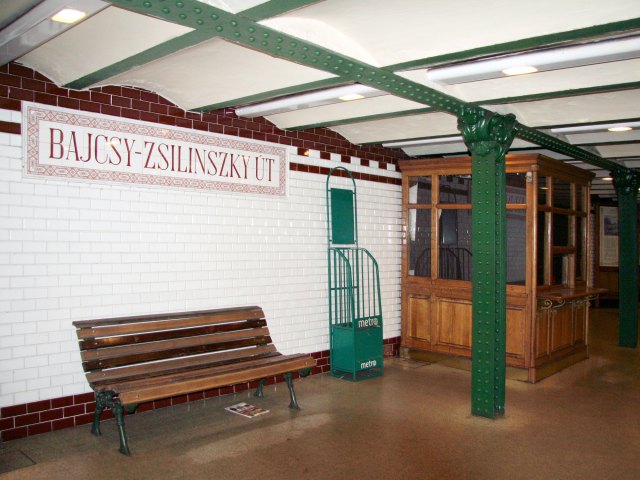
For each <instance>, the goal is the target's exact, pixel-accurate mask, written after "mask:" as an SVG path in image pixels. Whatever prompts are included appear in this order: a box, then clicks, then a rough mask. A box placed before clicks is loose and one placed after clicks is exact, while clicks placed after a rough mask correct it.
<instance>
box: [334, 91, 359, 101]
mask: <svg viewBox="0 0 640 480" xmlns="http://www.w3.org/2000/svg"><path fill="white" fill-rule="evenodd" d="M361 98H364V95H360V94H359V93H351V94H349V95H343V96H341V97H338V100H342V101H343V102H351V101H352V100H360V99H361Z"/></svg>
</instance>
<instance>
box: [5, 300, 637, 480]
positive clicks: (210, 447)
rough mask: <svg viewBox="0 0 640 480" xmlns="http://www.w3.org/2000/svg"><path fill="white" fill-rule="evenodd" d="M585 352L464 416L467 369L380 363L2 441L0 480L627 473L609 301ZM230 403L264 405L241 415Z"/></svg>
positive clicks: (631, 363) (625, 410)
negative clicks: (122, 443) (122, 440)
mask: <svg viewBox="0 0 640 480" xmlns="http://www.w3.org/2000/svg"><path fill="white" fill-rule="evenodd" d="M592 312H593V315H592V328H591V335H592V337H591V338H592V349H591V358H590V359H588V360H586V361H584V362H581V363H579V364H577V365H574V366H573V367H570V368H568V369H566V370H564V371H562V372H560V373H558V374H556V375H554V376H553V377H550V378H548V379H546V380H543V381H542V382H540V383H538V384H536V385H530V384H527V383H522V382H518V381H515V380H508V381H507V404H506V415H505V417H504V418H500V419H497V420H487V419H483V418H477V417H472V416H471V415H470V391H469V388H470V374H469V373H468V372H465V371H462V370H456V369H452V368H447V367H445V366H442V365H438V364H425V363H419V362H414V361H408V360H401V359H394V360H389V361H387V363H386V370H385V374H384V376H383V377H379V378H375V379H369V380H366V381H363V382H360V383H350V382H346V381H342V380H337V379H334V378H331V377H329V376H327V375H321V376H314V377H310V378H306V379H302V380H300V381H298V382H297V383H296V393H297V394H298V399H299V401H300V404H301V406H302V408H303V410H301V411H300V412H291V411H289V410H288V408H287V405H288V393H287V389H286V386H284V384H279V385H276V386H270V387H268V388H265V394H266V395H265V398H264V399H261V400H256V399H254V398H253V397H249V394H248V393H245V394H242V395H235V396H226V397H221V398H216V399H212V400H209V401H203V402H195V403H191V404H188V405H179V406H176V407H171V408H168V409H163V410H156V411H151V412H145V413H142V414H137V415H134V416H132V417H128V418H127V429H128V434H129V441H130V447H131V450H132V454H133V455H132V456H131V457H125V456H123V455H120V454H119V453H118V452H117V443H118V442H117V434H116V428H115V424H114V422H113V421H112V420H110V421H107V422H105V423H104V424H103V426H102V431H103V437H102V438H97V437H93V436H92V435H90V434H89V427H88V426H86V427H82V428H74V429H68V430H61V431H58V432H53V433H48V434H44V435H39V436H34V437H29V438H25V439H21V440H16V441H12V442H8V443H5V444H3V445H2V446H1V448H0V461H1V462H2V467H0V472H1V471H5V472H7V471H8V470H11V469H13V470H11V471H8V472H7V473H4V474H3V475H1V476H0V478H1V479H2V480H9V479H41V478H42V479H76V478H78V479H81V478H92V479H102V478H105V479H106V478H109V479H146V478H154V479H158V478H160V479H162V478H169V479H201V478H202V479H205V478H206V479H209V478H211V479H234V480H235V479H238V480H240V479H258V478H259V479H271V478H274V479H275V478H279V479H316V478H317V479H343V478H344V479H347V478H348V479H431V478H434V479H436V478H437V479H457V480H458V479H475V480H477V479H492V480H494V479H496V480H497V479H553V480H559V479H581V480H587V479H598V480H603V479H616V480H623V479H629V480H637V479H639V478H640V461H639V460H638V457H639V454H640V352H639V350H638V349H621V348H618V347H617V346H616V335H617V333H616V314H617V311H615V310H604V309H601V310H593V311H592ZM239 401H249V402H250V403H253V404H256V405H259V406H261V407H264V408H267V409H269V410H270V412H269V413H268V414H266V415H263V416H260V417H256V418H253V419H247V418H243V417H240V416H238V415H234V414H231V413H228V412H226V411H225V410H224V407H225V406H228V405H231V404H233V403H237V402H239Z"/></svg>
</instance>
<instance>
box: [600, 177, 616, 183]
mask: <svg viewBox="0 0 640 480" xmlns="http://www.w3.org/2000/svg"><path fill="white" fill-rule="evenodd" d="M600 180H604V181H605V182H611V181H613V178H612V177H602V178H601V179H600Z"/></svg>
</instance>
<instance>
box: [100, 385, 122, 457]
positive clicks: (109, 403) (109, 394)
mask: <svg viewBox="0 0 640 480" xmlns="http://www.w3.org/2000/svg"><path fill="white" fill-rule="evenodd" d="M105 408H109V409H111V411H112V412H113V415H114V416H115V417H116V425H117V426H118V438H119V440H120V448H119V449H118V451H119V452H120V453H122V454H123V455H131V452H130V451H129V445H128V443H127V435H126V433H125V430H124V407H123V405H122V404H121V403H120V399H119V398H118V394H117V393H116V392H114V391H111V390H106V391H101V392H96V409H95V412H94V414H93V423H92V425H91V433H92V434H94V435H96V436H100V435H102V432H101V431H100V417H101V415H102V412H103V411H104V409H105Z"/></svg>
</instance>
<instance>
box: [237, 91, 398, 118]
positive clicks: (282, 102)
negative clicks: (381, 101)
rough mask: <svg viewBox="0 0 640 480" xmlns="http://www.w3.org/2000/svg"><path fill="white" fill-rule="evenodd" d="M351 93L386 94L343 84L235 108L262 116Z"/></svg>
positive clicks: (333, 100)
mask: <svg viewBox="0 0 640 480" xmlns="http://www.w3.org/2000/svg"><path fill="white" fill-rule="evenodd" d="M353 95H358V97H354V98H352V99H354V100H355V98H370V97H377V96H379V95H387V93H386V92H383V91H381V90H377V89H375V88H372V87H367V86H366V85H360V84H359V83H356V84H354V85H344V86H342V87H334V88H327V89H325V90H318V91H315V92H307V93H301V94H299V95H292V96H289V97H283V98H279V99H276V100H271V101H268V102H263V103H257V104H255V105H248V106H246V107H240V108H237V109H236V115H238V116H240V117H249V118H253V117H264V116H267V115H275V114H276V113H284V112H292V111H294V110H300V109H303V108H311V107H319V106H321V105H329V104H332V103H339V101H340V100H344V97H347V98H350V97H352V96H353Z"/></svg>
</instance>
